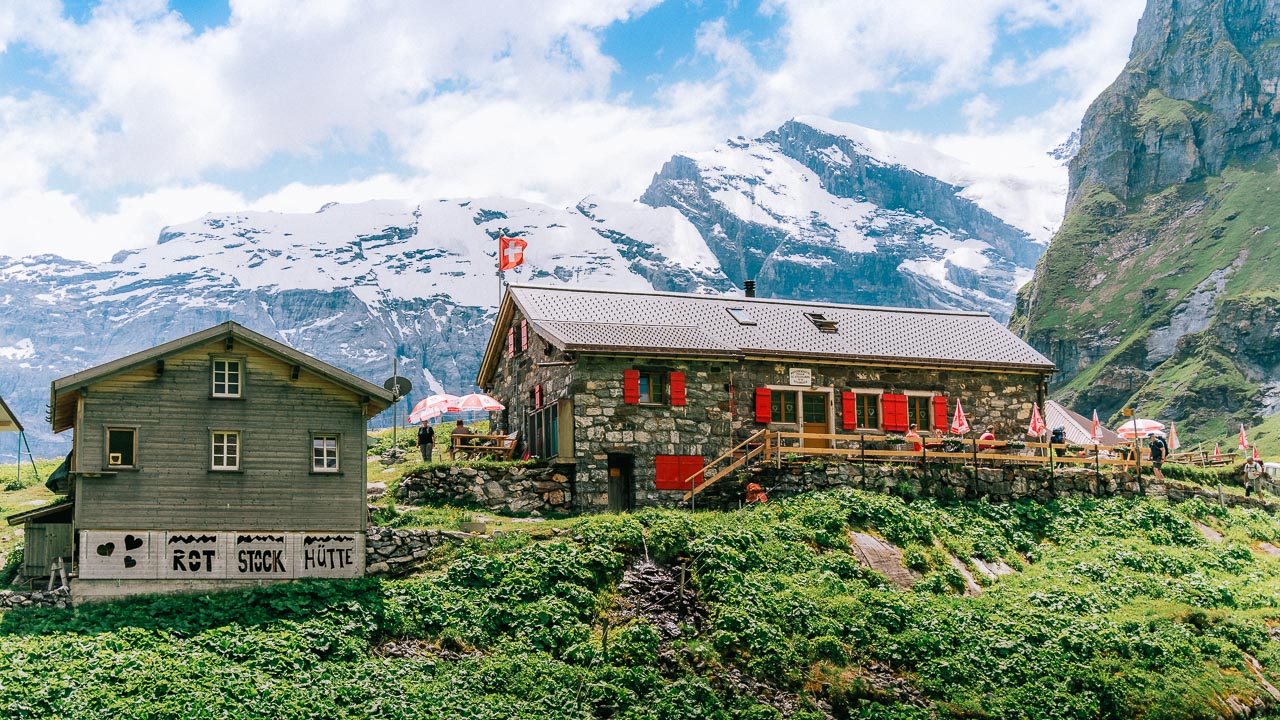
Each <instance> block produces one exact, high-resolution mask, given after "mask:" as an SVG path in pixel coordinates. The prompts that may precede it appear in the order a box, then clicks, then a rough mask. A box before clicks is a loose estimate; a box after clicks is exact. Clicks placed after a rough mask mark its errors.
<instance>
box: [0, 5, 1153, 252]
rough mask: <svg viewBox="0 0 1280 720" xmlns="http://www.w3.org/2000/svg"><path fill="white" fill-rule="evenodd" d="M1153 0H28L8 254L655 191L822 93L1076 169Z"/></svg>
mask: <svg viewBox="0 0 1280 720" xmlns="http://www.w3.org/2000/svg"><path fill="white" fill-rule="evenodd" d="M1142 5H1143V3H1142V1H1141V0H1105V1H1104V0H1058V1H1055V0H966V2H963V3H960V2H953V1H952V0H756V1H748V0H731V1H729V2H714V1H712V0H666V1H665V2H662V1H659V0H556V2H547V3H530V2H520V1H519V0H488V1H485V0H480V1H477V2H473V3H468V4H460V3H449V2H431V3H427V2H421V1H419V0H380V1H379V2H372V1H369V0H232V1H231V2H227V1H225V0H209V1H207V2H206V1H199V0H174V1H171V2H165V0H66V1H64V2H57V0H24V1H23V2H21V3H4V4H2V5H0V159H2V160H3V161H4V163H5V167H6V173H4V174H3V176H0V255H14V256H20V255H28V254H34V253H37V252H56V253H59V254H62V255H66V256H69V257H77V258H84V259H102V258H105V257H109V256H110V255H111V254H112V253H114V252H115V251H117V250H119V249H122V248H126V247H137V246H140V245H144V244H147V243H150V242H154V239H155V237H156V235H157V234H158V232H159V230H160V228H161V227H162V226H163V225H165V224H170V223H176V222H184V221H187V220H190V219H194V218H196V217H198V216H200V215H202V214H204V213H205V212H224V211H232V210H240V209H246V208H252V209H264V210H280V211H290V212H300V211H311V210H314V209H315V208H318V207H319V206H320V205H323V204H324V203H325V202H328V201H331V200H337V201H346V202H354V201H359V200H363V199H370V198H383V197H408V198H417V199H428V198H433V197H461V196H484V195H511V196H517V197H523V198H526V199H529V200H534V201H542V202H549V203H554V204H566V203H572V202H575V201H576V200H577V199H579V198H581V197H582V196H584V195H587V194H599V195H604V196H607V197H613V198H617V199H632V198H635V197H637V196H638V195H639V194H640V192H642V191H643V189H644V186H645V185H646V184H647V182H648V180H649V178H650V177H651V176H652V174H653V173H654V172H655V171H656V170H657V169H658V168H659V167H660V166H661V164H662V162H663V161H664V160H666V159H667V158H669V157H670V156H671V155H672V154H675V153H678V152H696V151H699V150H704V149H707V148H710V147H712V146H713V145H714V144H716V143H717V142H721V141H723V140H724V139H725V138H729V137H734V136H737V135H746V136H749V137H750V136H756V135H758V134H760V133H763V132H766V131H767V130H769V129H771V128H774V127H777V126H778V125H779V124H780V123H781V122H783V121H785V120H787V119H788V118H790V117H793V116H796V115H819V116H825V117H830V118H834V119H837V120H843V121H847V122H853V123H857V124H860V125H865V126H868V127H872V128H876V129H880V130H886V131H890V132H894V133H898V134H904V135H908V136H911V137H913V138H914V139H917V140H921V141H924V142H928V143H931V144H933V145H934V146H936V147H938V148H939V149H941V150H943V151H944V152H948V153H951V154H954V155H956V156H958V157H960V158H962V159H964V160H966V161H969V162H972V163H976V164H980V165H982V164H985V165H990V166H992V167H993V168H996V169H998V170H999V171H1001V172H1008V173H1015V174H1016V173H1023V172H1025V173H1027V174H1028V177H1029V178H1031V179H1032V181H1034V182H1044V183H1047V184H1054V183H1057V185H1059V186H1060V185H1061V184H1062V182H1063V181H1064V175H1063V173H1062V170H1061V168H1055V167H1053V166H1052V165H1051V164H1046V162H1045V161H1044V157H1045V156H1044V151H1045V150H1047V149H1049V148H1052V147H1053V146H1054V145H1056V144H1057V143H1059V142H1061V141H1062V140H1063V139H1065V138H1066V137H1067V135H1068V134H1069V133H1070V132H1071V131H1072V130H1073V129H1074V128H1075V127H1076V126H1077V125H1078V123H1079V119H1080V117H1081V115H1082V113H1083V111H1084V109H1085V107H1086V106H1087V104H1088V102H1089V101H1090V100H1091V99H1092V98H1093V97H1094V96H1096V94H1097V93H1098V92H1099V91H1100V90H1101V89H1102V88H1104V87H1105V86H1106V85H1107V84H1108V83H1109V82H1110V81H1111V80H1112V79H1113V78H1114V77H1115V75H1116V73H1117V72H1119V70H1120V68H1121V67H1123V64H1124V61H1125V58H1126V56H1127V53H1128V48H1129V43H1130V41H1131V39H1132V36H1133V31H1134V28H1135V25H1136V22H1137V19H1138V16H1139V15H1140V13H1141V11H1142ZM1055 178H1056V179H1055ZM1059 191H1060V190H1059Z"/></svg>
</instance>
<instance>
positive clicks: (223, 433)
mask: <svg viewBox="0 0 1280 720" xmlns="http://www.w3.org/2000/svg"><path fill="white" fill-rule="evenodd" d="M210 467H212V468H213V469H214V470H239V469H240V433H238V432H234V431H229V430H214V431H213V459H212V462H211V463H210Z"/></svg>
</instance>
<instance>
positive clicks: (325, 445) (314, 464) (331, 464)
mask: <svg viewBox="0 0 1280 720" xmlns="http://www.w3.org/2000/svg"><path fill="white" fill-rule="evenodd" d="M338 469H339V468H338V436H337V435H312V436H311V470H312V472H338Z"/></svg>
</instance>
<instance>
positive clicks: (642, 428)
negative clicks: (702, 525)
mask: <svg viewBox="0 0 1280 720" xmlns="http://www.w3.org/2000/svg"><path fill="white" fill-rule="evenodd" d="M1053 372H1054V366H1053V363H1051V362H1050V361H1049V360H1047V359H1046V358H1045V357H1044V356H1043V355H1041V354H1040V353H1038V352H1036V351H1035V350H1034V349H1032V348H1031V347H1030V346H1028V345H1027V344H1026V343H1024V342H1023V341H1022V340H1020V339H1018V337H1016V336H1015V335H1013V333H1011V332H1009V331H1008V330H1007V329H1006V328H1004V327H1003V326H1001V325H1000V324H999V323H997V322H996V321H995V320H993V319H992V318H991V317H990V316H989V315H987V314H985V313H974V312H949V311H941V310H909V309H901V308H881V307H859V306H851V305H835V304H829V303H814V302H797V301H789V300H775V299H766V298H758V297H752V296H748V297H737V296H722V295H689V294H676V293H660V292H617V291H608V290H586V289H575V288H552V287H537V286H522V285H513V286H511V287H509V288H508V289H507V292H506V294H505V296H504V297H503V300H502V304H501V305H500V307H499V309H498V316H497V320H496V323H495V326H494V330H493V334H492V336H491V337H490V339H489V343H488V346H487V348H486V350H485V354H484V357H483V360H482V362H481V366H480V372H479V375H478V377H477V384H478V385H479V386H480V387H481V388H483V389H485V390H486V391H487V392H489V393H490V394H492V395H494V396H495V397H497V398H498V399H499V400H501V401H502V402H503V403H505V404H506V406H507V409H506V410H504V411H503V412H502V415H501V420H500V423H501V424H502V425H503V426H504V428H505V429H506V430H507V431H511V430H519V431H521V433H522V436H523V437H524V439H525V442H526V445H527V447H528V448H529V451H530V453H531V454H532V455H534V456H537V457H542V458H548V459H552V460H554V461H558V462H559V463H563V464H564V465H565V470H566V471H570V474H571V475H572V479H573V488H574V498H573V501H574V506H575V507H576V508H578V509H580V510H615V511H618V510H628V509H631V508H633V507H635V506H637V505H655V504H657V505H666V504H676V503H678V502H680V501H681V499H682V496H683V493H684V492H686V491H688V490H689V486H688V485H685V484H683V482H682V480H683V479H684V478H688V477H689V476H690V475H692V474H694V473H696V472H698V470H699V469H700V468H703V467H705V465H706V463H707V462H708V461H710V460H712V459H714V458H715V457H716V456H718V455H720V454H721V453H723V452H724V451H726V450H729V449H731V448H733V447H734V446H735V445H738V444H739V443H741V442H742V440H743V439H744V438H747V437H749V436H750V435H752V434H754V433H755V432H756V431H758V430H760V429H762V428H770V429H773V430H783V431H795V432H806V433H819V434H850V435H856V434H868V435H877V434H886V433H902V432H905V431H906V430H907V428H908V426H909V425H910V424H912V423H915V424H918V425H919V426H920V428H921V430H922V432H923V431H927V430H931V429H934V428H939V429H945V428H946V427H947V425H948V423H949V421H950V419H951V416H950V413H952V412H954V410H955V403H956V400H960V401H962V402H963V405H964V409H965V412H966V414H967V416H968V419H969V422H970V424H971V425H972V426H973V427H974V428H977V429H980V428H982V427H983V426H985V425H988V424H991V425H995V426H996V428H997V430H996V432H997V433H998V434H1000V435H1001V436H1011V435H1020V434H1021V433H1022V432H1024V431H1025V428H1026V426H1027V423H1028V421H1029V419H1030V416H1031V410H1032V405H1033V403H1036V402H1040V403H1043V401H1044V395H1045V387H1046V382H1047V379H1048V377H1049V376H1050V375H1051V374H1052V373H1053ZM807 442H809V441H807ZM812 442H815V443H822V442H829V441H825V440H819V439H815V440H813V441H812ZM695 482H697V481H696V480H695Z"/></svg>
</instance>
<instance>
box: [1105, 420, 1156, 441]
mask: <svg viewBox="0 0 1280 720" xmlns="http://www.w3.org/2000/svg"><path fill="white" fill-rule="evenodd" d="M1152 433H1154V434H1157V435H1163V434H1164V423H1162V422H1157V421H1155V420H1147V419H1145V418H1138V417H1135V418H1134V419H1132V420H1125V421H1124V424H1122V425H1121V426H1120V427H1118V428H1116V434H1117V435H1119V436H1120V437H1122V438H1127V439H1129V440H1134V439H1136V438H1144V437H1146V436H1148V435H1151V434H1152Z"/></svg>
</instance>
